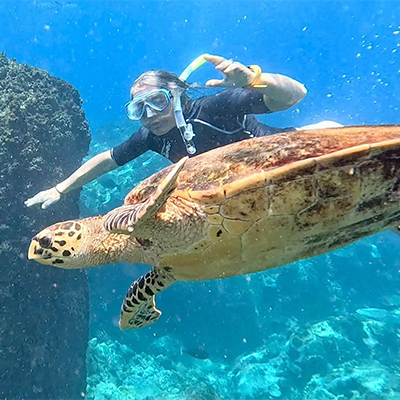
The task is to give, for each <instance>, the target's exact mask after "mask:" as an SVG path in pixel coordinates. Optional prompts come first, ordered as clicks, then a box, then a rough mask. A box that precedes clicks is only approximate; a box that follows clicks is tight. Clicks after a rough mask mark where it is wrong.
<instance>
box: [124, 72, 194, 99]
mask: <svg viewBox="0 0 400 400" xmlns="http://www.w3.org/2000/svg"><path fill="white" fill-rule="evenodd" d="M137 85H152V86H154V85H155V86H158V87H160V88H163V89H168V90H171V91H172V90H177V89H178V90H179V91H180V92H181V98H182V100H183V101H184V100H187V99H188V96H187V94H186V93H185V91H186V89H188V88H189V87H190V85H189V84H188V83H186V82H184V81H182V80H181V79H179V77H178V75H176V74H174V73H172V72H169V71H165V70H164V69H152V70H150V71H147V72H145V73H143V74H142V75H140V76H139V77H138V78H137V79H136V80H135V82H133V85H132V88H131V94H132V89H133V88H134V87H135V86H137Z"/></svg>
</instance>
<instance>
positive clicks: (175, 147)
mask: <svg viewBox="0 0 400 400" xmlns="http://www.w3.org/2000/svg"><path fill="white" fill-rule="evenodd" d="M183 112H184V115H185V118H186V121H187V122H190V123H191V124H192V125H193V130H194V133H195V134H196V136H195V137H194V143H195V145H196V149H197V151H196V154H195V155H197V154H201V153H204V152H205V151H208V150H211V149H215V148H217V147H220V146H224V145H226V144H229V143H233V142H238V141H240V140H244V139H249V138H250V137H257V136H265V135H270V134H272V133H277V132H284V131H288V130H292V129H293V128H273V127H270V126H267V125H264V124H262V123H261V122H259V121H258V120H257V119H256V118H255V117H254V116H253V115H251V114H267V113H270V112H271V111H270V110H269V109H268V107H267V106H266V105H265V103H264V100H263V95H262V94H261V93H260V92H257V91H252V90H246V89H241V88H240V89H226V90H223V91H222V92H219V93H217V94H215V95H212V96H207V97H202V98H200V99H196V100H189V101H188V102H187V103H186V104H185V106H184V110H183ZM196 119H199V120H202V121H204V122H207V123H209V124H212V125H213V126H215V127H217V128H220V129H223V130H225V131H229V132H232V131H237V130H239V131H238V132H236V133H233V134H226V133H223V132H218V130H216V129H214V128H212V127H209V126H206V125H204V124H202V123H199V122H196V121H195V120H196ZM147 150H153V151H155V152H157V153H159V154H161V155H163V156H164V157H167V158H169V159H170V160H171V161H173V162H176V161H178V160H179V159H181V158H182V157H184V156H186V155H188V154H187V152H186V148H185V145H184V143H183V140H182V137H181V134H180V132H179V130H178V128H176V127H175V128H174V129H172V130H170V131H169V132H168V133H166V134H165V135H162V136H156V135H154V134H153V133H151V132H150V131H149V130H148V129H146V128H144V127H142V128H140V129H139V130H138V131H137V132H135V133H134V134H133V135H132V136H131V137H130V138H129V139H128V140H126V141H125V142H123V143H121V144H120V145H119V146H117V147H114V148H113V149H112V150H111V154H112V157H113V159H114V161H115V162H116V163H117V164H118V165H124V164H126V163H127V162H129V161H131V160H133V159H134V158H136V157H138V156H139V155H141V154H143V153H145V152H146V151H147Z"/></svg>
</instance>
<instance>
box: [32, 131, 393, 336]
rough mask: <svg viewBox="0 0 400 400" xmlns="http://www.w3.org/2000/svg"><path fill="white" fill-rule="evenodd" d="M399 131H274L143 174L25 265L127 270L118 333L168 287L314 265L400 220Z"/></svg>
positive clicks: (51, 232) (149, 313) (151, 314)
mask: <svg viewBox="0 0 400 400" xmlns="http://www.w3.org/2000/svg"><path fill="white" fill-rule="evenodd" d="M399 171H400V126H353V127H345V128H332V129H321V130H310V131H297V132H288V133H282V134H277V135H272V136H267V137H262V138H254V139H249V140H246V141H242V142H238V143H234V144H231V145H228V146H225V147H221V148H218V149H215V150H212V151H210V152H207V153H204V154H202V155H199V156H196V157H193V158H190V159H187V158H184V159H182V160H181V161H179V162H178V163H177V164H174V165H172V166H169V167H167V168H165V169H164V170H162V171H160V172H158V173H156V174H154V175H152V176H151V177H149V178H148V179H146V180H144V181H143V182H142V183H140V184H139V185H138V186H137V187H135V188H134V189H133V190H132V191H131V192H130V193H129V194H128V195H127V196H126V198H125V202H124V205H123V206H121V207H118V208H116V209H114V210H112V211H110V212H109V213H108V214H107V215H104V216H96V217H92V218H86V219H82V220H76V221H67V222H61V223H57V224H55V225H52V226H50V227H49V228H46V229H44V230H43V231H41V232H40V233H38V234H37V235H36V236H35V237H34V238H33V239H32V242H31V245H30V248H29V258H30V259H34V260H35V261H37V262H39V263H41V264H47V265H53V266H55V267H61V268H67V269H69V268H85V267H89V266H95V265H102V264H106V263H115V262H119V261H126V262H130V263H138V262H139V263H146V264H149V265H152V266H153V269H152V270H151V271H150V272H149V273H148V274H147V275H145V276H143V277H140V278H139V279H137V280H136V281H135V282H133V283H132V285H131V287H130V288H129V290H128V293H127V295H126V297H125V299H124V301H123V305H122V310H121V319H120V327H121V328H122V329H127V328H128V329H133V328H139V327H143V326H146V325H149V324H151V323H153V322H154V321H156V320H157V319H158V318H159V316H160V315H161V313H160V311H159V310H157V308H156V306H155V301H154V297H155V295H156V294H157V293H158V292H160V291H161V290H164V289H165V288H167V287H168V286H169V285H171V284H172V283H174V282H175V281H196V280H206V279H219V278H227V277H231V276H235V275H243V274H248V273H254V272H257V271H262V270H266V269H269V268H273V267H277V266H280V265H283V264H287V263H290V262H293V261H296V260H300V259H304V258H308V257H313V256H316V255H318V254H322V253H325V252H328V251H331V250H334V249H337V248H340V247H342V246H345V245H348V244H349V243H352V242H354V241H356V240H358V239H360V238H363V237H365V236H368V235H371V234H374V233H376V232H379V231H382V230H385V229H397V227H398V225H399V223H400V222H399V221H400V207H399V197H400V192H399V191H400V176H399Z"/></svg>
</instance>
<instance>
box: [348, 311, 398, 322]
mask: <svg viewBox="0 0 400 400" xmlns="http://www.w3.org/2000/svg"><path fill="white" fill-rule="evenodd" d="M356 313H357V314H359V315H362V316H364V317H368V318H372V319H374V320H376V321H379V322H384V323H386V324H397V325H400V310H393V311H388V310H384V309H381V308H360V309H358V310H356Z"/></svg>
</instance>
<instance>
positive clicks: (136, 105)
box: [125, 100, 144, 121]
mask: <svg viewBox="0 0 400 400" xmlns="http://www.w3.org/2000/svg"><path fill="white" fill-rule="evenodd" d="M143 108H144V102H143V101H136V102H135V100H131V101H130V102H129V103H127V104H126V105H125V111H126V115H127V116H128V118H129V119H133V120H134V121H138V120H139V119H140V118H142V115H143Z"/></svg>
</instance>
